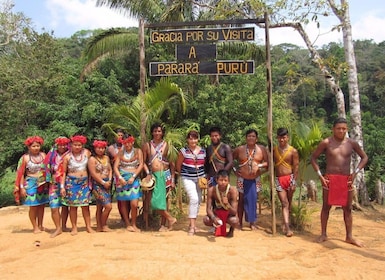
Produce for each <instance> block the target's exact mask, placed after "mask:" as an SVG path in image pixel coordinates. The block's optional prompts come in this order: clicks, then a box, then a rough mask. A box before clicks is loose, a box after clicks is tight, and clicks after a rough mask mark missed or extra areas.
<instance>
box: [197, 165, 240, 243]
mask: <svg viewBox="0 0 385 280" xmlns="http://www.w3.org/2000/svg"><path fill="white" fill-rule="evenodd" d="M216 181H217V185H216V186H213V187H211V188H209V189H208V190H207V203H206V205H207V208H206V212H207V216H206V217H204V218H203V222H204V224H205V225H206V226H214V227H215V228H216V230H215V236H227V237H233V234H234V228H235V227H239V219H238V217H237V208H238V191H237V188H236V187H234V186H230V184H229V173H228V172H227V171H226V170H219V171H218V173H217V177H216ZM226 223H227V224H229V225H230V230H229V232H228V233H226Z"/></svg>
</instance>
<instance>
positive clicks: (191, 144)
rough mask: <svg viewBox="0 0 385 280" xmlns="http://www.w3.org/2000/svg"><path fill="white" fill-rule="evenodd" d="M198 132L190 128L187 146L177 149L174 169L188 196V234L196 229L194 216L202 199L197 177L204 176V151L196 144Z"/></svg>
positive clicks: (193, 232)
mask: <svg viewBox="0 0 385 280" xmlns="http://www.w3.org/2000/svg"><path fill="white" fill-rule="evenodd" d="M198 140H199V133H198V132H197V131H195V130H191V131H189V132H188V134H187V146H186V147H184V148H182V149H181V150H180V151H179V154H178V159H177V162H176V170H177V171H178V172H179V174H180V177H181V180H182V184H183V186H184V188H185V190H186V193H187V196H188V198H189V214H188V217H189V219H190V226H189V231H188V235H194V234H195V232H197V231H198V228H197V227H196V218H197V216H198V212H199V205H200V203H201V200H202V191H201V189H200V188H199V186H198V178H201V177H205V168H204V164H205V159H206V151H205V149H204V148H202V147H200V146H198Z"/></svg>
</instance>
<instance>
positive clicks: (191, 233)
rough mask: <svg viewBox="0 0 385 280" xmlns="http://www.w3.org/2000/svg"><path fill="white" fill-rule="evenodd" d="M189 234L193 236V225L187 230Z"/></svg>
mask: <svg viewBox="0 0 385 280" xmlns="http://www.w3.org/2000/svg"><path fill="white" fill-rule="evenodd" d="M187 234H188V235H189V236H193V235H194V234H195V228H194V227H189V230H188V232H187Z"/></svg>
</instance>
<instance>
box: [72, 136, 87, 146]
mask: <svg viewBox="0 0 385 280" xmlns="http://www.w3.org/2000/svg"><path fill="white" fill-rule="evenodd" d="M71 142H80V143H82V144H83V145H84V144H85V143H87V137H85V136H83V135H75V136H73V137H71Z"/></svg>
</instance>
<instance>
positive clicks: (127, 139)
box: [121, 136, 135, 144]
mask: <svg viewBox="0 0 385 280" xmlns="http://www.w3.org/2000/svg"><path fill="white" fill-rule="evenodd" d="M121 141H122V143H123V144H126V143H134V142H135V138H134V136H130V137H127V138H126V139H122V140H121Z"/></svg>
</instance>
